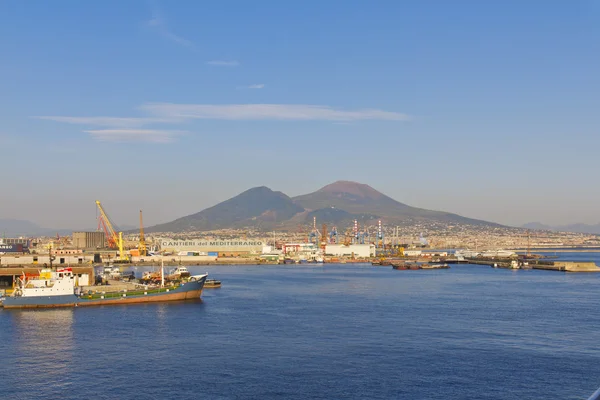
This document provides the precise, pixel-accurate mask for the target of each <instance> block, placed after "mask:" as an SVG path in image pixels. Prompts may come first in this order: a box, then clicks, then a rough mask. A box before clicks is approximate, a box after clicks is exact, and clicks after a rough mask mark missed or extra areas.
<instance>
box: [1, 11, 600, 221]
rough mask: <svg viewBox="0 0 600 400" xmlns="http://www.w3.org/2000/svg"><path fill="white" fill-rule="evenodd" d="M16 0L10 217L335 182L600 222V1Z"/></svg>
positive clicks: (198, 205) (460, 204)
mask: <svg viewBox="0 0 600 400" xmlns="http://www.w3.org/2000/svg"><path fill="white" fill-rule="evenodd" d="M61 5H62V7H57V6H56V5H55V4H46V3H42V2H37V3H28V5H27V6H26V5H24V4H21V3H19V2H16V1H12V2H3V3H2V4H0V48H2V50H3V54H4V56H5V57H4V61H3V63H2V64H1V65H0V73H2V76H4V77H5V79H4V82H3V84H2V88H1V90H2V93H3V94H4V96H0V106H1V108H2V110H3V113H2V122H0V146H1V147H2V149H3V150H4V151H3V152H2V161H1V165H2V167H3V170H4V171H5V173H9V178H8V180H7V181H5V183H6V184H7V186H6V188H5V189H4V190H3V194H2V205H3V206H4V207H2V211H0V218H14V219H24V220H30V221H32V222H35V223H37V224H39V225H41V226H44V227H48V228H78V227H83V226H88V225H89V224H90V222H91V223H92V224H93V223H94V218H95V203H94V201H95V200H100V201H102V202H103V204H105V205H106V207H107V210H108V211H109V213H110V215H111V217H112V218H113V219H114V220H115V221H118V223H119V224H121V225H133V226H135V225H136V222H137V218H138V210H139V209H143V210H144V220H145V222H146V224H148V225H153V224H158V223H161V222H167V221H170V220H173V219H175V218H178V217H182V216H184V215H189V214H192V213H196V212H198V211H200V210H202V209H205V208H207V207H210V206H212V205H215V204H217V203H219V202H221V201H224V200H226V199H228V198H231V197H234V196H236V195H237V194H239V193H241V192H243V191H245V190H247V189H250V188H252V187H256V186H267V187H269V188H271V189H273V190H276V191H282V192H283V193H286V194H287V195H289V196H292V197H293V196H297V195H301V194H305V193H309V192H312V191H315V190H317V189H319V188H321V187H323V186H325V185H327V184H329V183H332V182H334V181H337V180H350V181H356V182H360V183H365V184H368V185H370V186H372V187H373V188H375V189H377V190H379V191H381V192H382V193H384V194H386V195H388V196H390V197H392V198H393V199H395V200H398V201H400V202H402V203H405V204H408V205H411V206H415V207H421V208H426V209H432V210H440V211H447V212H452V213H456V214H459V215H462V216H465V217H470V218H476V219H482V220H486V221H491V222H497V223H500V224H505V225H511V226H520V225H523V224H525V223H528V222H534V221H535V222H542V223H544V224H549V225H565V224H572V223H580V222H582V223H588V224H597V223H599V222H600V211H599V210H598V207H597V206H596V204H598V202H600V188H598V186H597V185H595V184H594V181H595V171H596V170H597V167H596V149H597V148H598V145H600V137H599V136H598V135H597V133H596V131H597V129H598V126H599V124H598V122H599V117H598V116H597V112H596V111H595V108H596V106H594V104H598V100H599V99H598V96H599V95H598V93H600V91H599V90H598V89H600V77H599V76H598V74H597V68H598V66H599V64H600V63H599V61H600V56H599V54H600V53H599V52H598V51H597V50H598V43H599V41H598V39H600V28H599V26H600V25H599V24H598V22H599V20H600V7H599V6H598V2H595V1H580V2H570V3H568V4H567V3H554V4H553V3H542V2H531V3H522V2H517V1H506V2H502V3H497V4H491V3H490V4H480V3H478V2H471V1H461V2H458V3H453V4H446V3H445V2H442V1H432V2H429V3H427V4H425V3H423V2H416V1H413V2H402V3H400V2H393V1H379V2H376V3H369V4H366V3H362V2H358V1H350V2H345V3H344V5H343V6H340V5H337V4H333V3H331V4H322V3H320V2H314V1H307V2H304V3H302V4H296V5H294V6H292V5H289V4H284V3H276V2H256V3H253V4H252V5H250V4H246V3H244V2H231V3H227V4H225V3H214V4H199V3H196V2H191V1H190V2H178V3H177V4H174V3H173V4H171V3H167V2H150V3H149V2H141V1H140V2H128V3H127V4H121V3H119V2H116V1H103V2H99V1H97V2H86V3H79V2H75V1H71V2H69V1H67V2H63V3H61Z"/></svg>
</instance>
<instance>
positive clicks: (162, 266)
mask: <svg viewBox="0 0 600 400" xmlns="http://www.w3.org/2000/svg"><path fill="white" fill-rule="evenodd" d="M164 286H165V263H164V256H163V255H162V254H161V256H160V287H164Z"/></svg>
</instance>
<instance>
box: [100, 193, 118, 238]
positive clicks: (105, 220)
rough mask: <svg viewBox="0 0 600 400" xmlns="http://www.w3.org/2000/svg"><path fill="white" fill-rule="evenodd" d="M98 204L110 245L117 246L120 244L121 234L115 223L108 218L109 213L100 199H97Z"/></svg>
mask: <svg viewBox="0 0 600 400" xmlns="http://www.w3.org/2000/svg"><path fill="white" fill-rule="evenodd" d="M96 205H97V206H98V210H99V211H100V218H101V222H102V227H103V228H104V232H105V233H106V239H107V240H108V247H111V248H116V247H118V245H119V235H118V234H117V232H116V231H115V228H113V225H112V223H111V221H110V219H109V218H108V215H107V214H106V212H105V211H104V208H103V207H102V204H100V201H98V200H96Z"/></svg>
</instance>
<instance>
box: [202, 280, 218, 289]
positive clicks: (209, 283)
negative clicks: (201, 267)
mask: <svg viewBox="0 0 600 400" xmlns="http://www.w3.org/2000/svg"><path fill="white" fill-rule="evenodd" d="M204 287H205V288H220V287H221V281H218V280H216V279H207V280H206V282H204Z"/></svg>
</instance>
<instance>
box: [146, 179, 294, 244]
mask: <svg viewBox="0 0 600 400" xmlns="http://www.w3.org/2000/svg"><path fill="white" fill-rule="evenodd" d="M303 211H304V209H303V208H302V207H300V206H299V205H297V204H296V203H294V201H292V199H290V198H289V197H288V196H286V195H285V194H283V193H281V192H274V191H272V190H271V189H269V188H268V187H265V186H261V187H256V188H252V189H249V190H246V191H245V192H243V193H241V194H239V195H237V196H235V197H233V198H231V199H229V200H226V201H224V202H222V203H219V204H217V205H216V206H213V207H210V208H207V209H205V210H203V211H200V212H199V213H196V214H192V215H188V216H186V217H182V218H179V219H176V220H175V221H172V222H168V223H166V224H160V225H155V226H151V227H148V228H146V229H145V231H146V232H148V233H151V232H183V231H203V230H214V229H223V228H241V227H246V226H254V227H257V228H268V227H272V226H276V225H277V224H278V223H281V222H284V221H287V220H289V219H290V218H292V217H293V216H294V215H296V214H298V213H301V212H303Z"/></svg>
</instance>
